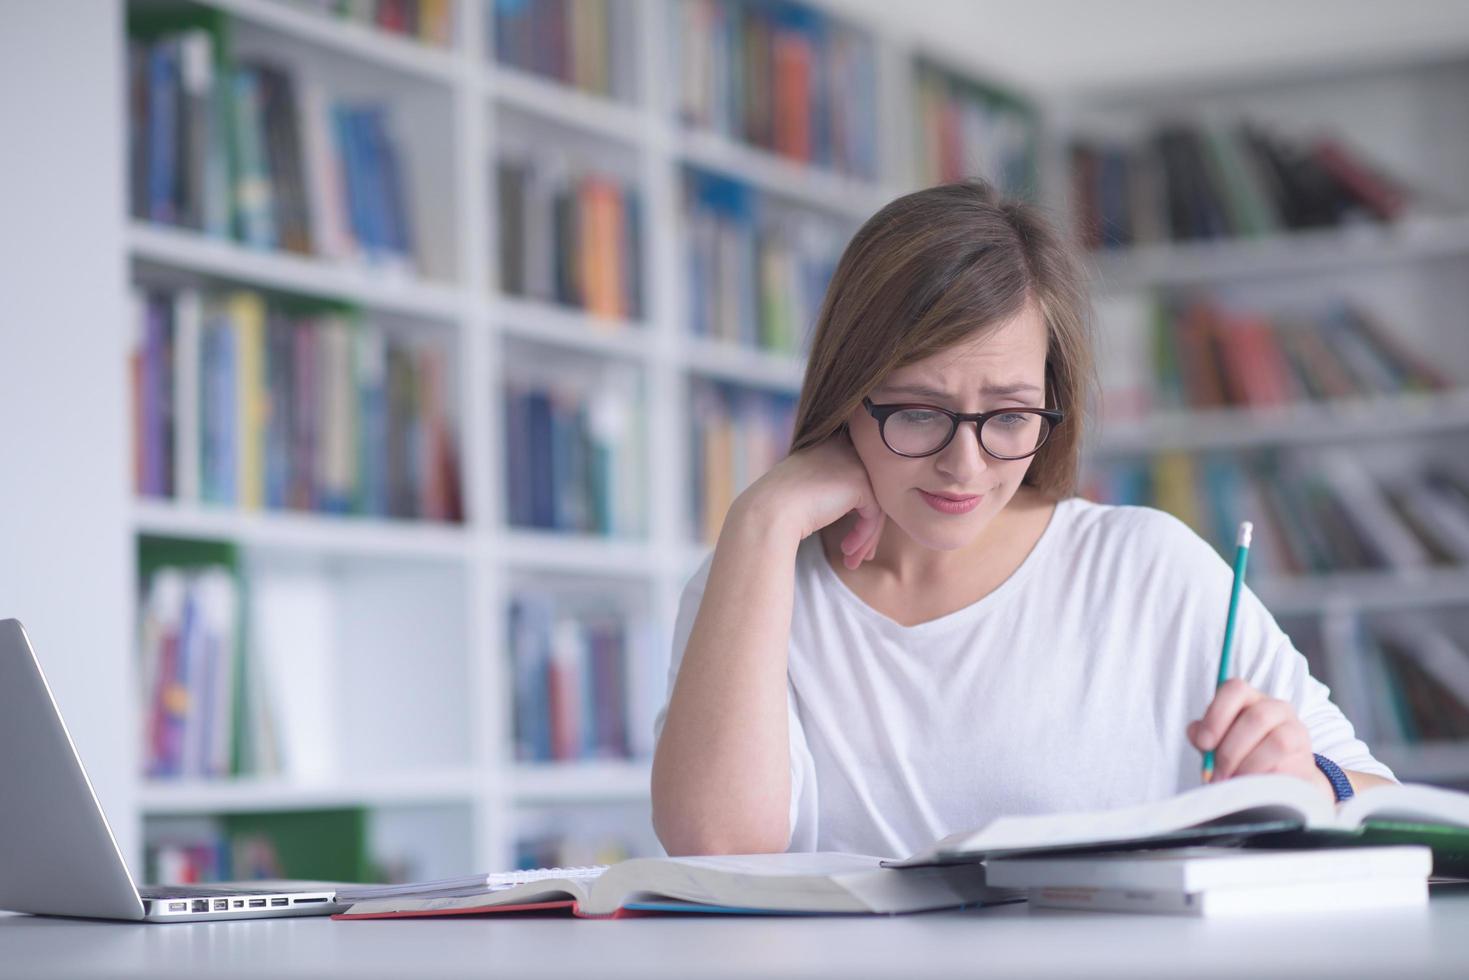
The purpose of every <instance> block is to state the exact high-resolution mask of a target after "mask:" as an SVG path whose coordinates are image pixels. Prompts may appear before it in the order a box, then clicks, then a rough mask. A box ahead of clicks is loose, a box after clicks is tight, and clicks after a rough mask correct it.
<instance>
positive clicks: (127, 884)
mask: <svg viewBox="0 0 1469 980" xmlns="http://www.w3.org/2000/svg"><path fill="white" fill-rule="evenodd" d="M0 801H3V802H0V909H6V910H9V911H13V912H29V913H31V914H33V915H69V916H80V917H84V918H93V919H128V920H131V921H135V922H208V921H211V920H215V919H265V918H279V917H282V916H301V915H328V914H330V913H332V912H339V911H343V910H344V909H345V906H343V905H339V904H338V903H337V896H336V886H335V885H333V884H329V883H322V882H292V881H273V882H261V881H254V882H249V883H242V884H229V883H226V884H218V885H215V884H211V885H208V886H202V885H163V886H159V887H153V888H143V889H139V888H138V887H137V886H136V885H135V884H134V883H133V876H132V874H131V873H130V872H129V871H128V866H127V862H125V861H124V860H123V857H122V852H121V851H119V850H118V847H117V841H116V840H115V839H114V838H113V836H112V828H111V827H109V826H108V824H107V817H106V816H105V815H104V814H103V813H102V807H101V805H100V804H99V803H98V802H97V796H96V794H95V793H94V792H93V791H92V784H91V782H90V781H89V780H88V779H87V773H86V771H85V770H84V769H83V768H82V761H81V759H80V758H79V757H78V756H77V752H76V746H75V745H73V744H72V741H71V735H70V734H69V733H68V732H67V730H66V724H65V722H63V721H62V720H61V712H60V711H59V710H58V709H57V707H56V701H55V699H54V698H53V697H52V696H51V688H50V687H49V686H47V684H46V677H45V675H44V674H42V672H41V664H40V662H39V661H38V660H37V659H36V655H35V651H33V650H32V649H31V645H30V641H29V640H28V639H27V638H26V634H25V630H24V629H22V628H21V625H20V622H19V621H18V620H14V619H5V620H0Z"/></svg>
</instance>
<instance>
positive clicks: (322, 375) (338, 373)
mask: <svg viewBox="0 0 1469 980" xmlns="http://www.w3.org/2000/svg"><path fill="white" fill-rule="evenodd" d="M135 307H136V310H137V315H138V316H139V317H140V318H141V322H140V323H139V324H138V326H137V328H136V329H135V338H136V339H135V342H134V343H135V346H134V350H133V354H132V362H133V367H132V374H133V378H134V409H133V413H132V414H133V420H134V423H133V424H134V438H135V445H136V448H135V452H134V459H135V466H134V469H135V474H136V475H135V479H136V488H137V492H138V493H139V494H140V495H143V496H157V497H168V498H172V499H176V500H179V501H183V502H203V503H208V504H215V505H222V506H230V507H239V508H243V509H247V510H255V509H267V508H268V509H294V510H312V511H321V512H329V513H338V514H362V515H371V516H379V517H385V516H398V517H409V518H420V519H427V520H434V521H451V522H453V521H459V520H462V519H463V499H462V493H461V490H460V477H459V457H458V451H457V448H456V447H457V440H456V438H455V424H454V419H455V417H456V413H454V412H453V411H452V410H451V404H450V400H451V398H452V389H451V386H450V385H449V384H448V383H447V379H446V377H445V366H444V365H445V361H444V353H443V352H442V351H441V350H440V349H439V348H438V347H437V346H435V345H433V344H427V343H422V342H409V341H405V340H399V339H397V338H396V337H394V338H389V337H388V336H386V335H385V334H384V333H383V332H382V331H381V330H379V329H377V328H374V327H371V326H367V325H364V324H362V323H360V322H358V320H357V318H356V317H354V316H352V315H349V314H345V313H342V312H339V311H335V310H333V311H328V312H323V313H319V314H303V313H299V312H288V311H286V310H283V309H277V308H273V307H272V306H270V305H269V304H268V303H267V302H266V300H265V299H264V298H263V297H261V296H260V295H259V294H256V293H252V292H247V291H243V290H239V291H235V292H231V293H228V294H223V295H211V294H200V293H196V292H193V291H188V290H185V291H183V292H180V293H176V294H170V293H163V292H153V293H143V294H139V296H138V298H137V300H136V302H135Z"/></svg>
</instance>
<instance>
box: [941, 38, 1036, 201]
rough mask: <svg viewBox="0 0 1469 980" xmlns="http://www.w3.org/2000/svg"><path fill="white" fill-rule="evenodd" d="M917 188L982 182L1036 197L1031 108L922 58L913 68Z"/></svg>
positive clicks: (1012, 193) (1034, 134) (1034, 130)
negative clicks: (974, 179)
mask: <svg viewBox="0 0 1469 980" xmlns="http://www.w3.org/2000/svg"><path fill="white" fill-rule="evenodd" d="M913 96H914V103H915V112H914V117H915V119H916V121H917V126H918V147H917V166H918V182H919V184H920V185H921V186H928V185H931V184H947V183H950V182H952V181H956V180H964V179H966V178H971V177H982V178H984V179H985V180H987V181H989V182H990V183H992V184H994V185H995V186H997V187H999V188H1000V189H1001V190H1003V191H1004V192H1005V193H1006V194H1008V195H1010V196H1012V197H1033V196H1034V195H1035V194H1036V179H1037V173H1036V171H1037V163H1036V158H1037V153H1038V143H1039V138H1040V133H1039V125H1038V117H1037V115H1036V111H1035V109H1034V108H1033V107H1032V106H1030V105H1029V104H1027V103H1026V102H1025V101H1024V100H1022V99H1020V98H1019V97H1017V96H1015V95H1013V94H1011V93H1009V92H1007V91H1004V90H1002V89H999V88H996V87H994V86H989V85H984V84H981V83H979V82H976V81H973V80H970V79H968V78H965V77H963V76H962V75H959V74H956V73H955V72H951V71H948V70H946V69H944V68H942V67H940V66H939V65H937V64H934V63H933V62H931V61H928V60H925V59H919V60H918V61H917V62H916V63H915V64H914V68H913Z"/></svg>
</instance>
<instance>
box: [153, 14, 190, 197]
mask: <svg viewBox="0 0 1469 980" xmlns="http://www.w3.org/2000/svg"><path fill="white" fill-rule="evenodd" d="M181 85H182V82H181V80H180V78H179V41H178V39H177V38H167V39H165V40H162V41H159V42H158V43H156V44H154V45H153V47H152V48H151V49H150V50H149V52H148V216H149V218H151V219H152V220H153V221H156V222H159V223H160V224H166V225H171V224H175V223H176V222H177V221H178V199H179V195H178V183H179V181H178V166H177V164H178V156H179V145H178V144H179V118H178V111H179V99H180V89H181Z"/></svg>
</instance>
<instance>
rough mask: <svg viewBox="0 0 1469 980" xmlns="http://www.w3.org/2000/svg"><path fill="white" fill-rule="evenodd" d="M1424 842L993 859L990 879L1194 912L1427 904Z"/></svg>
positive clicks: (1058, 902) (1111, 903)
mask: <svg viewBox="0 0 1469 980" xmlns="http://www.w3.org/2000/svg"><path fill="white" fill-rule="evenodd" d="M1431 865H1432V855H1431V853H1430V851H1429V850H1428V848H1426V847H1363V848H1357V849H1355V850H1352V851H1350V852H1342V851H1339V850H1318V851H1300V850H1279V851H1269V850H1236V849H1232V848H1222V847H1195V848H1160V849H1158V850H1151V851H1133V852H1123V853H1119V854H1083V855H1074V856H1064V857H1054V856H1052V857H1047V856H1044V855H1041V856H1037V857H1013V858H992V859H990V860H989V861H988V862H986V880H987V881H988V882H989V883H990V884H991V885H993V886H995V887H997V888H1017V889H1025V891H1026V897H1027V898H1028V899H1029V900H1030V903H1031V904H1032V905H1038V906H1049V907H1052V908H1064V909H1091V910H1096V911H1112V912H1155V913H1164V914H1173V915H1191V916H1200V917H1203V916H1235V915H1284V914H1290V913H1302V912H1304V913H1314V914H1320V913H1322V912H1340V911H1346V910H1350V909H1383V908H1394V907H1412V906H1417V905H1422V904H1423V903H1424V902H1425V901H1426V899H1427V889H1426V887H1425V879H1426V878H1427V877H1428V872H1429V869H1430V867H1431Z"/></svg>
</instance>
